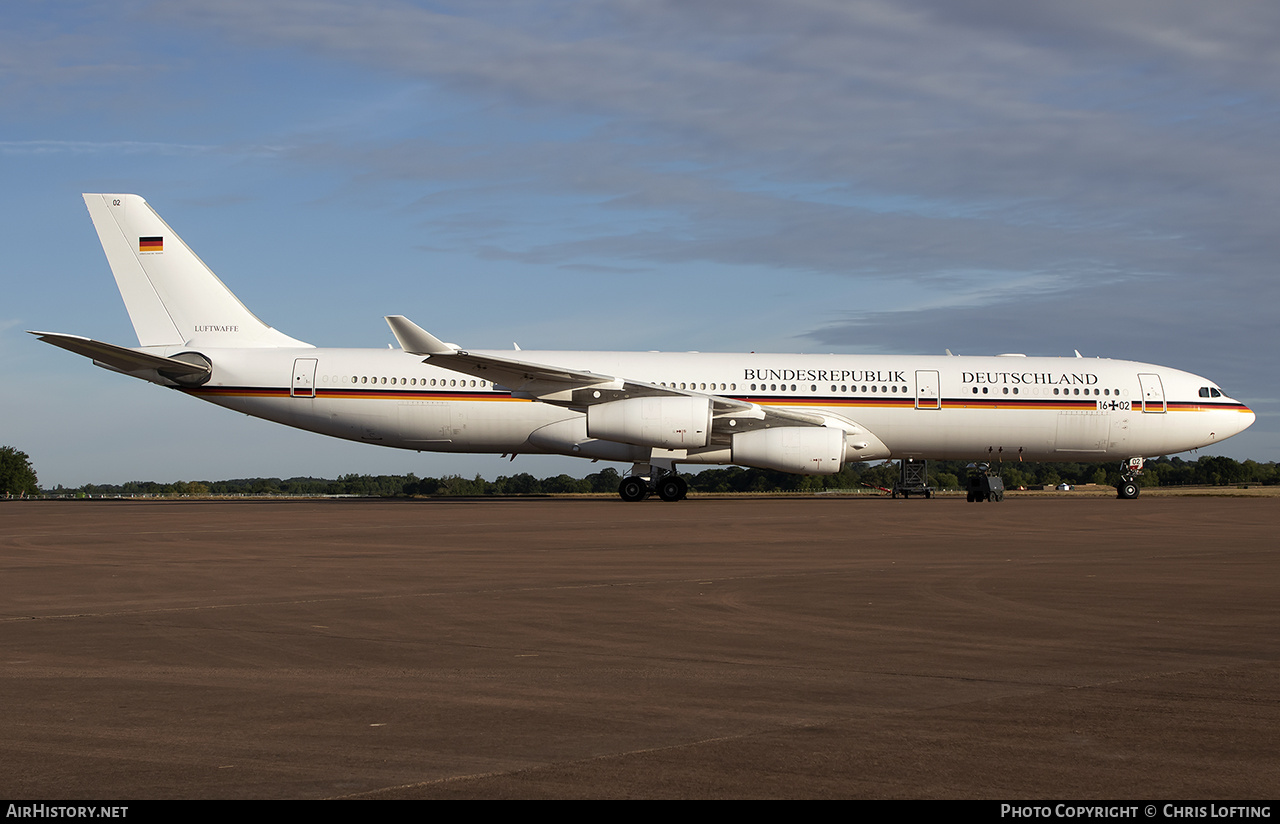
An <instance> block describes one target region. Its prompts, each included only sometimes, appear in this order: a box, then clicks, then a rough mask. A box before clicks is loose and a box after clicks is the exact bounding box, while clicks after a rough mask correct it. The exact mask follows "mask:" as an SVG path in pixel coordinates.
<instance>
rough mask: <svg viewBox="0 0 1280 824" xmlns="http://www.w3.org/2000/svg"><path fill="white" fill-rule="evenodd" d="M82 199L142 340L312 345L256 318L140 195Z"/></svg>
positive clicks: (190, 343)
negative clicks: (87, 208)
mask: <svg viewBox="0 0 1280 824" xmlns="http://www.w3.org/2000/svg"><path fill="white" fill-rule="evenodd" d="M84 202H85V205H86V206H88V207H89V216H90V217H91V218H93V227H94V228H95V229H97V230H98V239H99V240H100V241H102V250H103V251H104V252H106V255H107V262H108V263H109V264H111V272H112V274H114V275H115V277H116V285H117V286H118V287H119V288H120V296H121V297H123V298H124V304H125V308H127V309H128V310H129V319H130V320H131V321H133V329H134V331H135V332H137V333H138V343H139V344H141V345H142V346H173V345H176V346H181V345H188V346H193V347H194V346H208V347H218V348H221V347H276V346H285V347H294V346H309V344H306V343H303V342H302V341H298V340H294V339H293V338H291V337H289V336H288V335H285V334H284V333H282V332H278V331H276V330H275V329H272V328H271V327H270V326H267V325H266V324H265V323H263V322H262V321H260V320H258V318H257V317H256V316H255V315H254V314H253V313H252V312H250V311H249V310H248V309H247V308H246V307H245V305H244V304H243V303H241V302H240V300H239V298H237V297H236V296H235V295H233V294H232V293H231V290H230V289H228V288H227V287H226V286H225V285H223V283H222V281H220V280H218V276H217V275H215V274H214V273H213V272H212V271H211V270H210V269H209V267H208V266H205V265H204V261H202V260H200V258H199V257H197V256H196V254H195V252H192V251H191V249H190V248H188V247H187V244H185V243H183V242H182V238H180V237H178V236H177V235H176V234H175V233H174V231H173V230H172V229H170V228H169V225H168V224H167V223H165V222H164V221H163V220H162V219H161V218H160V215H158V214H156V213H155V210H154V209H152V208H151V207H150V206H149V205H147V202H146V201H145V200H143V199H142V198H141V197H138V196H137V195H107V194H86V195H85V196H84Z"/></svg>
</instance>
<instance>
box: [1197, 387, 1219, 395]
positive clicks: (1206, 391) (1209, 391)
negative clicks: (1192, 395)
mask: <svg viewBox="0 0 1280 824" xmlns="http://www.w3.org/2000/svg"><path fill="white" fill-rule="evenodd" d="M1200 397H1202V398H1221V397H1222V390H1221V389H1217V388H1216V387H1213V386H1202V387H1200Z"/></svg>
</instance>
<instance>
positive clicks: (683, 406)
mask: <svg viewBox="0 0 1280 824" xmlns="http://www.w3.org/2000/svg"><path fill="white" fill-rule="evenodd" d="M587 435H588V436H589V437H592V438H600V439H602V440H607V441H620V442H621V443H631V444H636V445H638V446H658V447H662V448H663V449H694V448H697V447H700V446H706V445H707V439H708V438H710V437H711V399H710V398H686V397H659V398H627V399H625V400H621V401H610V402H609V403H601V404H596V405H595V406H588V407H587Z"/></svg>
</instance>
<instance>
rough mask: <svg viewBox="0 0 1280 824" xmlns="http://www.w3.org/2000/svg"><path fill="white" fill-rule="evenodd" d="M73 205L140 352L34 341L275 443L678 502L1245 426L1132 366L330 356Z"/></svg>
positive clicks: (1112, 457)
mask: <svg viewBox="0 0 1280 824" xmlns="http://www.w3.org/2000/svg"><path fill="white" fill-rule="evenodd" d="M84 200H85V204H86V205H87V206H88V207H89V215H90V216H91V217H92V219H93V225H94V228H96V229H97V231H98V237H99V239H100V240H101V241H102V247H103V250H104V251H105V252H106V255H107V261H108V263H110V265H111V271H112V272H113V273H114V275H115V278H116V284H117V285H118V286H119V288H120V294H121V296H122V297H123V298H124V302H125V306H126V308H127V309H128V311H129V318H130V320H132V321H133V328H134V330H135V331H136V332H137V333H138V343H139V346H137V347H124V346H117V345H114V344H110V343H102V342H100V341H96V340H91V339H89V338H84V337H80V336H77V335H67V334H59V333H50V332H32V334H34V335H37V336H38V337H39V338H40V340H43V341H45V342H47V343H51V344H53V345H54V346H59V347H62V348H63V349H68V350H70V351H72V352H75V353H77V354H80V355H84V356H86V357H89V358H92V359H93V361H94V363H96V364H97V365H99V366H103V367H106V368H108V369H113V370H116V371H119V372H123V373H125V374H127V375H132V376H134V377H137V378H141V379H142V380H145V381H150V382H151V383H156V384H159V385H161V386H166V387H170V388H172V389H175V390H177V391H179V392H184V393H186V394H188V395H192V396H194V397H197V398H200V399H202V400H206V401H209V402H211V403H216V404H218V405H219V406H225V407H227V408H230V409H235V410H237V411H240V412H244V413H246V414H248V415H254V416H256V417H259V418H266V419H267V420H271V421H276V422H277V423H282V424H285V425H287V426H295V427H298V428H301V429H307V430H311V431H312V432H319V433H321V434H324V435H332V436H334V437H338V438H347V439H349V440H353V441H365V442H367V443H372V444H378V445H381V446H391V447H396V448H399V449H415V450H419V451H429V452H492V453H504V454H512V455H514V454H517V453H521V454H523V453H539V454H554V455H571V456H575V457H582V458H592V459H600V460H606V461H621V462H625V463H630V464H631V465H632V467H631V470H630V472H629V473H627V474H626V475H625V476H624V478H623V480H622V483H621V486H620V488H619V490H618V491H619V494H620V495H621V497H622V499H623V500H626V501H639V500H644V499H645V498H647V497H649V495H650V494H657V495H658V496H659V497H660V498H662V500H665V501H678V500H680V499H681V498H683V497H684V496H685V492H686V490H687V485H686V483H685V481H684V480H683V479H682V478H681V477H680V476H679V475H678V474H677V473H676V471H675V470H676V466H677V465H678V464H738V465H741V466H752V467H763V468H768V469H776V470H781V471H784V472H793V473H799V474H831V473H836V472H839V471H840V468H841V467H842V466H843V465H844V464H846V463H848V462H851V461H872V460H881V459H885V458H935V459H971V460H980V461H993V462H994V461H1002V460H1029V461H1119V462H1121V464H1122V466H1123V481H1122V482H1121V484H1120V485H1119V488H1118V492H1119V495H1120V497H1122V498H1133V497H1136V496H1137V494H1138V485H1137V484H1136V483H1135V479H1136V477H1137V473H1139V472H1141V469H1142V463H1143V459H1144V458H1147V457H1151V456H1156V455H1166V454H1173V453H1176V452H1182V451H1185V450H1188V449H1195V448H1198V447H1203V446H1209V445H1211V444H1215V443H1217V442H1219V441H1221V440H1223V439H1224V438H1229V437H1231V436H1232V435H1234V434H1236V433H1237V432H1240V431H1242V430H1244V429H1245V428H1246V427H1248V426H1249V425H1250V424H1252V423H1253V421H1254V414H1253V412H1252V411H1250V410H1249V408H1248V407H1246V406H1245V405H1244V404H1242V403H1240V402H1239V401H1236V400H1233V399H1231V398H1230V397H1228V396H1227V395H1226V393H1224V392H1223V391H1222V390H1221V389H1220V388H1219V387H1218V386H1217V385H1216V384H1214V383H1213V382H1212V381H1209V380H1207V379H1205V378H1201V377H1198V376H1196V375H1192V374H1189V373H1187V372H1181V371H1179V370H1176V369H1168V368H1166V367H1162V366H1153V365H1151V364H1145V363H1134V362H1131V361H1120V360H1106V359H1095V358H1082V357H1079V355H1078V353H1077V356H1076V357H1074V358H1030V357H1025V356H1022V355H1001V356H996V357H954V356H937V357H921V356H905V355H877V356H863V355H765V354H755V353H752V354H746V355H743V354H737V355H732V354H701V353H695V352H689V353H674V352H672V353H668V352H647V353H637V352H553V351H543V352H534V351H521V350H518V349H517V350H514V351H506V352H495V351H487V350H486V351H476V350H470V349H464V348H462V347H459V346H457V345H455V344H451V343H444V342H443V341H441V340H440V339H438V338H436V337H434V336H433V335H431V334H430V333H428V332H426V331H424V330H423V329H421V328H420V327H418V326H417V325H415V324H414V323H413V322H411V321H410V320H409V319H407V318H405V317H403V316H401V315H390V316H388V317H387V318H386V321H387V323H388V324H389V325H390V326H391V331H392V332H393V333H394V334H395V337H396V339H397V340H398V341H399V343H400V349H398V350H395V349H385V350H384V349H321V348H316V347H315V346H312V345H311V344H307V343H303V342H302V341H299V340H295V339H294V338H291V337H289V336H288V335H285V334H283V333H282V332H278V331H276V330H275V329H273V328H272V327H270V326H267V325H266V324H265V323H263V322H262V321H260V320H258V318H257V317H256V316H254V314H253V313H252V312H250V311H249V310H248V309H247V308H245V306H244V304H242V303H241V302H240V301H239V300H238V299H237V298H236V296H235V295H233V294H232V293H231V291H230V290H229V289H227V287H226V286H225V285H223V283H222V281H221V280H219V279H218V278H217V276H216V275H214V274H213V272H212V271H211V270H210V269H209V268H208V267H207V266H205V264H204V262H203V261H201V260H200V258H199V257H197V256H196V255H195V253H193V252H192V251H191V249H189V248H188V247H187V245H186V244H185V243H183V242H182V239H181V238H179V237H178V236H177V235H176V234H175V233H174V231H173V230H172V229H170V228H169V226H168V225H167V224H166V223H165V222H164V221H163V220H162V219H161V218H160V216H159V215H158V214H156V212H155V211H154V210H153V209H152V208H151V207H150V206H149V205H148V204H147V202H146V201H145V200H143V199H142V198H141V197H138V196H137V195H123V194H119V195H114V194H86V195H85V196H84Z"/></svg>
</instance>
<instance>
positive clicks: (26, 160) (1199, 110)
mask: <svg viewBox="0 0 1280 824" xmlns="http://www.w3.org/2000/svg"><path fill="white" fill-rule="evenodd" d="M1277 35H1280V7H1277V6H1275V5H1274V4H1269V3H1263V2H1224V3H1219V4H1213V5H1211V6H1210V5H1206V4H1203V3H1197V2H1178V1H1177V0H1151V1H1150V2H1146V1H1145V0H1131V1H1130V2H1125V3H1120V4H1117V3H1114V2H1092V0H1084V1H1083V2H1076V3H1070V4H1064V3H1049V2H1008V3H1001V2H980V1H979V0H970V1H969V2H965V0H958V1H955V2H941V1H939V2H923V1H922V0H919V1H918V0H893V2H863V0H851V1H850V2H826V1H825V0H813V1H812V2H809V1H805V0H789V2H787V3H776V2H751V1H750V0H745V1H744V2H733V3H728V2H697V1H696V0H694V1H692V2H689V1H687V2H680V3H666V2H655V1H653V0H645V2H626V1H622V2H595V1H593V0H580V1H578V2H558V1H556V0H528V1H527V2H508V3H497V2H483V0H481V1H480V2H456V3H454V2H441V3H422V2H385V1H384V0H365V2H360V3H344V2H334V1H333V0H275V1H273V2H271V3H261V2H247V1H245V2H241V1H240V0H227V2H191V3H152V2H142V1H141V0H113V2H110V3H106V2H72V1H70V0H68V1H67V2H58V0H50V1H49V2H32V3H6V4H4V5H3V6H0V78H2V79H0V173H2V175H3V180H4V183H5V186H4V190H5V191H6V193H7V194H8V197H6V198H5V199H4V201H3V203H2V204H0V210H2V211H0V225H3V226H4V227H5V235H6V236H5V238H4V240H5V242H4V245H3V249H4V251H3V253H2V254H3V257H0V285H3V289H4V292H3V299H2V300H0V379H2V380H3V385H4V386H5V387H6V391H5V392H4V393H3V395H0V443H4V444H11V445H13V446H16V447H18V448H20V449H23V450H24V451H26V452H27V453H28V454H30V455H31V457H32V459H33V461H34V463H35V466H36V469H37V471H38V472H39V474H40V479H41V482H42V483H43V484H45V485H46V486H50V485H53V484H58V483H61V484H65V485H68V486H72V485H79V484H82V483H86V482H123V481H126V480H161V481H170V480H179V479H184V480H187V479H218V478H226V477H237V476H256V475H274V476H282V477H288V476H294V475H322V476H334V475H336V474H339V473H344V472H369V473H381V472H390V473H404V472H410V471H412V472H416V473H417V474H418V475H436V476H438V475H443V474H451V473H460V474H464V475H473V474H475V473H481V474H484V475H486V476H489V477H494V476H496V475H497V474H504V473H511V472H519V471H528V472H532V473H534V474H536V475H544V474H553V473H555V472H560V471H569V472H575V473H581V472H585V471H592V470H591V469H590V467H588V466H587V465H585V464H581V463H577V462H573V461H571V460H568V459H563V460H561V459H552V458H545V459H544V458H520V459H519V460H517V462H516V463H514V464H508V463H506V462H499V461H498V459H496V458H486V457H450V456H438V455H418V454H415V453H401V452H398V451H394V450H385V449H377V448H374V447H369V446H365V445H361V444H348V443H344V442H340V441H335V440H331V439H325V438H321V437H320V436H316V435H311V434H308V433H302V432H295V431H292V430H288V429H285V428H283V427H280V426H277V425H275V424H270V423H266V422H262V421H256V420H251V419H248V418H244V417H243V416H239V415H235V414H233V413H230V412H227V411H225V410H221V409H218V408H216V407H212V406H209V405H205V404H200V403H196V402H193V401H191V400H190V399H187V398H183V397H179V396H177V395H176V393H172V392H168V391H165V390H162V389H159V388H157V387H152V386H149V385H146V384H140V383H137V382H135V381H131V380H128V379H126V378H123V377H121V376H118V375H113V374H110V373H108V372H106V371H104V370H101V369H96V368H94V367H92V366H91V365H89V364H88V362H87V361H85V360H83V359H81V358H78V357H76V356H74V355H71V354H70V353H67V352H63V351H61V350H58V349H55V348H53V347H49V346H46V345H43V344H40V343H39V342H37V341H35V340H34V339H33V338H31V337H30V336H28V335H25V334H24V333H23V330H25V329H39V330H45V331H60V332H71V333H75V334H83V335H88V336H91V337H95V338H99V339H102V340H108V341H113V342H117V343H123V344H133V343H135V342H136V338H134V335H133V331H132V328H131V327H130V325H129V321H128V316H127V315H126V313H125V311H124V307H123V305H122V303H121V301H120V299H119V296H118V294H117V292H116V290H115V286H114V283H113V281H112V279H111V276H110V271H109V269H108V268H107V266H106V262H105V260H104V258H103V256H102V252H101V249H100V247H99V246H98V243H97V239H96V236H95V235H94V232H93V229H92V226H91V224H90V222H89V219H88V215H87V213H86V212H85V209H84V206H83V203H82V201H81V199H80V193H81V192H88V191H103V192H108V191H110V192H116V191H118V192H136V193H138V194H141V195H142V196H144V197H145V198H147V200H148V201H149V202H150V203H151V204H152V205H153V206H154V207H155V208H156V209H157V211H159V212H160V214H161V215H163V216H164V218H165V219H166V220H167V221H168V222H169V224H170V225H171V226H172V227H173V228H174V229H175V230H176V231H177V232H178V233H179V234H181V235H182V236H183V238H184V239H185V240H186V241H187V243H188V244H190V245H191V246H192V248H194V249H195V250H196V251H197V252H198V253H199V254H200V255H201V256H202V257H203V258H204V259H205V261H206V262H207V263H208V264H209V265H210V266H211V268H213V269H214V271H216V272H217V273H218V274H219V276H220V277H221V278H222V279H223V281H224V282H226V283H227V285H228V286H230V287H231V289H232V290H233V291H235V292H236V294H237V295H238V296H239V297H240V298H241V299H242V300H243V301H244V302H245V303H246V304H247V305H248V306H249V307H250V308H252V309H253V310H254V311H255V312H256V313H257V314H258V315H259V316H260V317H262V318H263V319H264V320H265V321H267V322H268V323H270V324H272V325H273V326H276V327H277V328H279V329H281V330H282V331H284V332H286V333H288V334H290V335H293V336H295V337H298V338H300V339H302V340H306V341H308V342H311V343H315V344H318V345H333V346H374V347H385V346H386V345H387V343H388V342H390V341H391V337H390V333H389V331H388V329H387V327H386V324H385V323H384V322H383V320H382V316H383V315H385V314H393V313H399V314H405V315H408V316H409V317H411V318H413V319H414V320H415V321H417V322H418V323H419V324H421V325H422V326H424V327H426V328H428V329H430V330H432V331H433V332H435V333H437V334H438V335H440V336H441V337H443V338H445V339H447V340H451V341H457V342H459V343H462V344H464V345H467V346H470V347H473V348H483V347H495V348H506V347H509V346H510V344H511V342H512V341H516V342H518V343H519V344H520V345H521V346H522V347H524V348H526V349H533V348H580V349H640V350H648V349H676V350H687V349H696V350H702V351H745V350H755V351H784V352H901V353H913V354H915V353H919V354H931V353H941V352H942V351H943V350H944V349H945V348H950V349H951V350H952V351H954V352H956V353H960V354H994V353H999V352H1026V353H1028V354H1037V355H1057V354H1066V355H1069V354H1071V352H1072V350H1073V349H1079V350H1080V351H1081V352H1082V353H1084V354H1085V355H1089V356H1092V355H1099V356H1105V357H1114V358H1125V359H1132V360H1140V361H1148V362H1154V363H1159V364H1164V365H1168V366H1175V367H1179V368H1183V369H1187V370H1189V371H1192V372H1196V373H1198V374H1202V375H1206V376H1208V377H1210V378H1211V379H1213V380H1215V381H1217V382H1218V383H1220V384H1221V385H1222V386H1223V387H1224V388H1226V389H1227V390H1228V391H1229V392H1231V393H1232V394H1233V395H1235V396H1236V397H1238V398H1240V399H1241V400H1243V401H1245V402H1246V403H1248V404H1249V405H1250V406H1252V407H1253V408H1254V409H1255V411H1257V412H1258V413H1259V418H1258V422H1257V423H1256V424H1255V425H1254V427H1253V428H1252V429H1250V430H1249V431H1248V432H1246V433H1245V434H1243V435H1241V436H1238V437H1237V438H1235V439H1233V440H1231V441H1229V442H1226V443H1225V444H1223V445H1222V447H1221V448H1220V449H1221V452H1220V454H1227V455H1231V456H1232V457H1236V458H1255V459H1259V460H1267V461H1273V460H1280V439H1278V438H1277V434H1278V430H1280V423H1278V422H1277V412H1278V411H1280V404H1278V400H1277V392H1276V389H1275V387H1276V386H1277V385H1280V374H1278V373H1280V368H1278V367H1277V363H1276V358H1275V351H1274V349H1275V347H1274V340H1275V337H1276V335H1275V328H1276V323H1275V320H1274V318H1275V315H1276V310H1275V307H1276V306H1277V305H1280V287H1278V285H1277V283H1278V281H1277V278H1276V276H1275V275H1274V274H1273V267H1274V265H1275V263H1274V262H1275V261H1276V260H1277V259H1278V258H1280V254H1277V253H1278V252H1280V249H1278V248H1277V246H1280V233H1277V232H1276V231H1275V229H1274V228H1273V224H1274V222H1275V219H1276V214H1277V205H1278V204H1277V201H1278V200H1280V174H1278V173H1277V152H1276V149H1277V147H1278V142H1277V137H1278V136H1280V117H1278V115H1280V107H1278V106H1277V94H1278V91H1277V90H1280V52H1278V51H1277V50H1276V49H1275V48H1274V43H1275V40H1276V37H1277Z"/></svg>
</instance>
